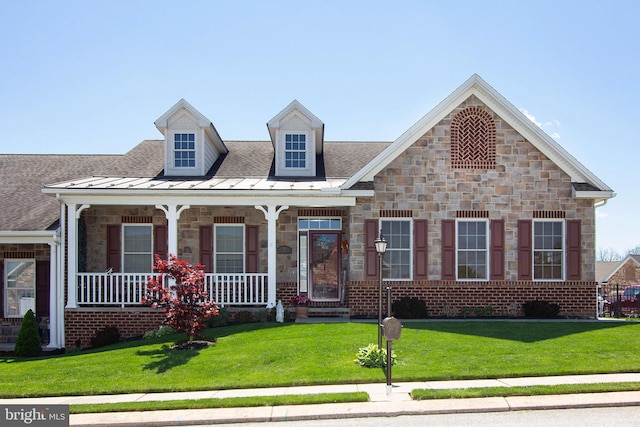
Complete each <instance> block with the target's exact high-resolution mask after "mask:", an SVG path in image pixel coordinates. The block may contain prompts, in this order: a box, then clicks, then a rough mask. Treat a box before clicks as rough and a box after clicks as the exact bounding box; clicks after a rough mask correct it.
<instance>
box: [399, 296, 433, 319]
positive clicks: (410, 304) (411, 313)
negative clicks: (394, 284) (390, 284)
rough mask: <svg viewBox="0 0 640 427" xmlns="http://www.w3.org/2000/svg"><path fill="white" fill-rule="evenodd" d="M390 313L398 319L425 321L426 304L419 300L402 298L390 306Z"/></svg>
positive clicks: (426, 313)
mask: <svg viewBox="0 0 640 427" xmlns="http://www.w3.org/2000/svg"><path fill="white" fill-rule="evenodd" d="M391 312H392V313H393V315H394V316H395V317H398V318H400V319H426V318H427V317H429V313H428V312H427V303H425V302H424V301H423V300H421V299H420V298H415V297H411V298H410V297H402V298H400V299H399V300H397V301H394V302H393V304H391Z"/></svg>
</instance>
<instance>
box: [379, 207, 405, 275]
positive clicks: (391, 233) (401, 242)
mask: <svg viewBox="0 0 640 427" xmlns="http://www.w3.org/2000/svg"><path fill="white" fill-rule="evenodd" d="M411 226H412V222H411V220H410V219H381V220H380V229H381V230H382V236H383V237H384V239H385V240H386V241H387V250H386V252H385V254H384V264H383V267H382V268H383V277H384V278H385V279H396V280H410V279H411V278H412V276H411V274H412V272H413V256H412V243H413V242H412V235H413V233H412V231H411V228H412V227H411Z"/></svg>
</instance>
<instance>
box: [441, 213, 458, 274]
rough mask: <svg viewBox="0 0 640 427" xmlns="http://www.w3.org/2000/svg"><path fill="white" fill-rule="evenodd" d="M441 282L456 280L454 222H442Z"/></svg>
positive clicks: (448, 220)
mask: <svg viewBox="0 0 640 427" xmlns="http://www.w3.org/2000/svg"><path fill="white" fill-rule="evenodd" d="M441 239H442V280H456V222H455V221H454V220H452V219H443V220H442V236H441Z"/></svg>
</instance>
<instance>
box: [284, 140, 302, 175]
mask: <svg viewBox="0 0 640 427" xmlns="http://www.w3.org/2000/svg"><path fill="white" fill-rule="evenodd" d="M284 167H285V168H286V169H306V167H307V135H306V134H304V133H287V134H285V136H284Z"/></svg>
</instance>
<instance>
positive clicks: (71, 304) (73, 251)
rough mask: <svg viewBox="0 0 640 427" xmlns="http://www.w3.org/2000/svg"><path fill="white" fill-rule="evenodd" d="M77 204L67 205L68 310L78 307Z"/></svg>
mask: <svg viewBox="0 0 640 427" xmlns="http://www.w3.org/2000/svg"><path fill="white" fill-rule="evenodd" d="M76 212H77V211H76V204H75V203H72V204H69V205H67V242H68V243H67V244H68V248H67V288H68V289H67V308H76V307H78V280H77V279H76V276H77V275H78V221H77V220H76Z"/></svg>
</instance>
